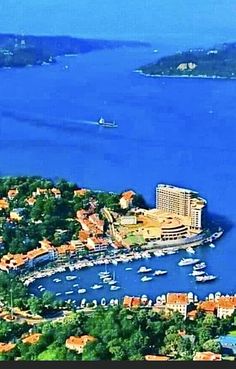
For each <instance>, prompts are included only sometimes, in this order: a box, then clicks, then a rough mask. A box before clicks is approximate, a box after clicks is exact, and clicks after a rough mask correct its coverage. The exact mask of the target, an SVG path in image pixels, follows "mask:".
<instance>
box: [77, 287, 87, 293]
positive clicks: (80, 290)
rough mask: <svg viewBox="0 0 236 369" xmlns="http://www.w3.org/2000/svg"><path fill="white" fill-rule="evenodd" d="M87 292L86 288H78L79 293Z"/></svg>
mask: <svg viewBox="0 0 236 369" xmlns="http://www.w3.org/2000/svg"><path fill="white" fill-rule="evenodd" d="M85 292H86V289H85V288H79V289H78V293H85Z"/></svg>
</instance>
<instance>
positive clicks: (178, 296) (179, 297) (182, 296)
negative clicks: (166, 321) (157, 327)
mask: <svg viewBox="0 0 236 369" xmlns="http://www.w3.org/2000/svg"><path fill="white" fill-rule="evenodd" d="M166 302H167V304H171V305H172V304H176V305H186V304H188V295H187V293H168V294H167V299H166Z"/></svg>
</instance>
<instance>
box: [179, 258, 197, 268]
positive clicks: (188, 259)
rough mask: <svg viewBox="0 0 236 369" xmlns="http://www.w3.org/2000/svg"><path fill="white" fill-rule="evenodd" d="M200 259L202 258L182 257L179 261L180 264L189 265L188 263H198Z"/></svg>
mask: <svg viewBox="0 0 236 369" xmlns="http://www.w3.org/2000/svg"><path fill="white" fill-rule="evenodd" d="M199 261H200V259H192V258H187V259H186V258H182V259H181V260H180V261H179V262H178V265H179V266H187V265H193V264H197V263H198V262H199Z"/></svg>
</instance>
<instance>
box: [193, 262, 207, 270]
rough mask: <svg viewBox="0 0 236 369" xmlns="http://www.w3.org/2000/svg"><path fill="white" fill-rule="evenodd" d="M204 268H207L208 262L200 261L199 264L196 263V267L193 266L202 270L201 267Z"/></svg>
mask: <svg viewBox="0 0 236 369" xmlns="http://www.w3.org/2000/svg"><path fill="white" fill-rule="evenodd" d="M204 268H206V263H205V262H204V261H203V262H201V263H199V264H196V265H194V267H193V269H194V270H201V269H204Z"/></svg>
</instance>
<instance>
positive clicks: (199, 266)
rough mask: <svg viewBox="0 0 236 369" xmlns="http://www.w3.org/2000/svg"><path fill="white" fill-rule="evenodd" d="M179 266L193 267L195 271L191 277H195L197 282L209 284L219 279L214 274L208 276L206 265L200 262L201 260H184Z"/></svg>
mask: <svg viewBox="0 0 236 369" xmlns="http://www.w3.org/2000/svg"><path fill="white" fill-rule="evenodd" d="M178 265H179V266H187V265H193V271H192V273H190V274H189V275H191V276H193V277H195V280H196V282H209V281H213V280H215V279H216V278H217V276H215V275H213V274H207V273H206V272H205V270H204V269H205V268H206V263H205V262H204V261H203V262H200V259H196V258H195V259H194V258H182V259H181V260H180V261H179V263H178Z"/></svg>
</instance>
